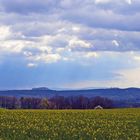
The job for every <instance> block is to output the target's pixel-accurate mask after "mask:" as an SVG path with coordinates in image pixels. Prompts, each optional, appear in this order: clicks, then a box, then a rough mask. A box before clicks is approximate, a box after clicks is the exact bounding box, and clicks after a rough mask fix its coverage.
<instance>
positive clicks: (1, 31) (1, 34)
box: [0, 26, 11, 40]
mask: <svg viewBox="0 0 140 140" xmlns="http://www.w3.org/2000/svg"><path fill="white" fill-rule="evenodd" d="M9 36H11V32H10V27H8V26H0V40H5V39H6V38H8V37H9Z"/></svg>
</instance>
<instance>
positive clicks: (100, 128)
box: [0, 109, 140, 140]
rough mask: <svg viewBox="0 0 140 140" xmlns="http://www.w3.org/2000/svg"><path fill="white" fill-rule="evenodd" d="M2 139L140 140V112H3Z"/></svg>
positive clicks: (0, 131)
mask: <svg viewBox="0 0 140 140" xmlns="http://www.w3.org/2000/svg"><path fill="white" fill-rule="evenodd" d="M0 140H140V109H114V110H113V109H112V110H0Z"/></svg>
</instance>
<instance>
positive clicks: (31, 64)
mask: <svg viewBox="0 0 140 140" xmlns="http://www.w3.org/2000/svg"><path fill="white" fill-rule="evenodd" d="M27 66H28V67H31V68H32V67H36V66H37V64H35V63H28V64H27Z"/></svg>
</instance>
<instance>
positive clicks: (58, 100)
mask: <svg viewBox="0 0 140 140" xmlns="http://www.w3.org/2000/svg"><path fill="white" fill-rule="evenodd" d="M96 106H101V107H102V108H106V109H109V108H114V104H113V101H112V100H110V99H108V98H104V97H100V96H96V97H94V98H88V97H84V96H69V97H64V96H54V97H51V98H34V97H21V98H17V97H9V96H0V108H7V109H94V108H95V107H96Z"/></svg>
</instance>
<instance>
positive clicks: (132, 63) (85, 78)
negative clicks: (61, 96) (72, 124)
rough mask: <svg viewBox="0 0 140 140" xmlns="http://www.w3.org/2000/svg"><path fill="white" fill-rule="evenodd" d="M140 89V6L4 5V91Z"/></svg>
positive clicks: (86, 0) (61, 0)
mask: <svg viewBox="0 0 140 140" xmlns="http://www.w3.org/2000/svg"><path fill="white" fill-rule="evenodd" d="M40 86H41V87H42V86H45V87H48V88H61V89H79V88H97V87H120V88H126V87H140V0H0V90H3V89H25V88H32V87H40Z"/></svg>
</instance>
